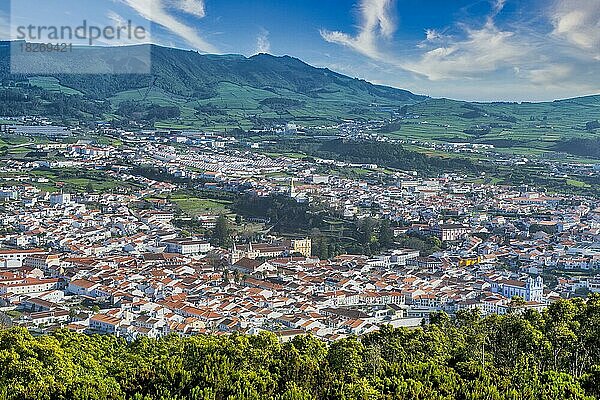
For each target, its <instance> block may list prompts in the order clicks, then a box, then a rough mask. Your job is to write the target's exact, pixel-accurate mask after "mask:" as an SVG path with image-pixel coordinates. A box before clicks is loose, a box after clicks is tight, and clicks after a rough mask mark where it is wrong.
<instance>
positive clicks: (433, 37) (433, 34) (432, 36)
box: [425, 29, 442, 42]
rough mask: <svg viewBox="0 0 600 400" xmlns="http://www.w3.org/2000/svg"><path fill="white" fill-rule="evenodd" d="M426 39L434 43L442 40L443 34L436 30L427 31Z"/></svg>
mask: <svg viewBox="0 0 600 400" xmlns="http://www.w3.org/2000/svg"><path fill="white" fill-rule="evenodd" d="M425 37H426V38H427V40H428V41H430V42H433V41H434V40H437V39H440V38H441V37H442V34H441V33H439V32H438V31H436V30H435V29H427V30H426V31H425Z"/></svg>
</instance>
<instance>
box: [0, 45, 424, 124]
mask: <svg viewBox="0 0 600 400" xmlns="http://www.w3.org/2000/svg"><path fill="white" fill-rule="evenodd" d="M78 51H92V50H89V49H83V50H78ZM93 51H94V55H93V57H92V58H93V59H94V60H95V62H98V63H104V62H106V63H107V64H108V63H109V62H114V61H111V58H112V57H113V56H114V55H115V54H118V53H119V52H121V51H123V49H122V48H121V49H117V50H115V49H113V48H101V49H98V50H93ZM9 52H10V48H9V46H8V44H7V42H4V46H0V59H2V60H4V62H0V80H1V81H2V83H3V86H4V87H5V88H7V87H12V89H13V90H17V89H20V90H26V89H31V88H26V87H25V86H27V84H32V85H33V86H34V87H37V88H39V89H43V90H45V91H53V92H59V93H62V94H64V93H65V92H66V91H68V90H69V89H70V90H72V91H76V92H77V93H79V94H82V95H83V97H84V98H85V99H86V100H90V101H95V102H106V101H108V102H110V107H109V110H111V111H113V112H115V111H117V114H118V110H119V106H120V105H121V104H122V103H124V102H129V101H135V102H142V103H143V104H144V105H145V106H148V105H150V104H154V105H157V106H161V107H165V106H170V107H177V108H179V109H180V111H181V115H180V116H178V117H177V118H178V119H180V121H181V122H182V123H184V124H185V123H188V124H190V125H195V126H211V125H218V124H224V125H228V124H229V125H230V126H231V125H233V126H237V125H240V123H241V124H242V125H244V126H246V127H251V126H253V125H255V124H257V123H259V122H260V121H255V122H252V121H251V120H250V119H251V118H260V119H265V120H267V121H275V122H285V121H291V120H297V121H302V120H314V119H315V116H317V120H321V121H316V122H317V123H319V122H327V121H329V122H334V121H339V120H341V119H355V118H361V117H363V118H370V117H374V116H377V115H381V114H382V113H381V112H380V110H377V107H379V106H384V107H388V108H390V109H396V108H399V107H401V106H402V105H405V104H412V103H415V102H418V101H421V100H423V99H425V96H418V95H414V94H412V93H410V92H409V91H406V90H401V89H395V88H390V87H386V86H379V85H373V84H371V83H368V82H366V81H364V80H360V79H354V78H350V77H347V76H345V75H342V74H339V73H336V72H333V71H331V70H329V69H325V68H315V67H312V66H310V65H308V64H306V63H304V62H302V61H301V60H299V59H297V58H293V57H290V56H282V57H275V56H272V55H268V54H258V55H255V56H252V57H244V56H240V55H223V56H219V55H202V54H199V53H197V52H194V51H187V50H179V49H171V48H165V47H160V46H155V45H150V54H151V60H152V63H151V74H148V75H143V74H142V75H135V74H126V75H118V74H117V75H109V74H101V75H85V74H54V75H49V76H38V75H35V74H29V75H11V74H10V73H9V71H10V68H9V67H10V64H9V56H10V54H9ZM115 57H116V56H115ZM69 60H70V59H69V57H68V56H64V55H63V54H57V53H55V54H52V53H51V54H48V55H47V57H46V58H44V59H43V62H47V63H53V65H54V66H55V67H56V66H57V65H58V66H59V67H61V68H65V69H66V70H69V68H72V66H71V65H70V64H69ZM73 68H74V67H73ZM5 90H6V89H5ZM35 95H36V96H37V95H39V93H36V94H35ZM272 99H279V101H273V100H272ZM286 100H289V101H286ZM81 111H83V112H85V110H81ZM145 111H146V110H145V109H144V108H142V110H136V112H142V113H144V112H145ZM95 116H98V115H95ZM117 116H118V115H117ZM121 116H122V117H123V116H126V117H131V115H121Z"/></svg>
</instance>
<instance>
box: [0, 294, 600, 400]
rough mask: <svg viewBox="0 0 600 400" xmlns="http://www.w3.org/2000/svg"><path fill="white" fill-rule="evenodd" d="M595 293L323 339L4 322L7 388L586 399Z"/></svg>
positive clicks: (111, 393) (591, 380) (181, 395)
mask: <svg viewBox="0 0 600 400" xmlns="http://www.w3.org/2000/svg"><path fill="white" fill-rule="evenodd" d="M599 328H600V297H598V296H597V295H593V296H591V297H590V299H589V300H588V301H587V302H586V301H584V300H581V299H576V300H561V301H558V302H556V303H553V304H552V305H551V306H550V307H549V308H548V309H547V310H546V311H544V312H543V313H538V312H536V311H526V312H524V313H523V314H516V313H515V314H509V315H506V316H497V315H493V316H489V317H487V318H480V317H479V315H478V313H477V312H473V311H467V312H460V313H458V315H457V317H456V318H455V319H450V318H449V317H448V316H447V315H446V314H443V313H440V314H437V315H435V316H434V317H433V318H432V323H431V324H430V325H427V326H424V327H423V328H419V329H414V330H408V329H405V328H399V329H394V328H391V327H389V326H384V327H382V329H381V330H380V331H378V332H374V333H371V334H368V335H365V336H362V337H359V338H356V337H349V338H346V339H342V340H339V341H336V342H334V343H331V344H326V343H324V342H323V341H321V340H319V339H316V338H314V337H312V336H299V337H296V338H295V339H294V340H293V341H291V342H288V343H284V344H281V343H279V341H278V340H277V337H276V336H275V335H274V334H271V333H262V334H259V335H255V336H250V335H237V334H234V335H229V336H196V337H190V338H180V337H176V336H170V337H167V338H163V339H160V340H150V339H143V340H139V341H136V342H133V343H129V344H128V343H126V342H125V341H124V340H122V339H119V338H116V337H114V336H97V335H94V336H86V335H82V334H76V333H72V332H69V331H64V330H63V331H57V332H55V333H54V334H53V335H50V336H40V337H33V336H31V335H30V334H29V333H28V332H27V331H26V330H24V329H20V328H14V329H10V330H5V331H2V332H0V398H2V399H165V400H166V399H290V400H292V399H531V400H534V399H535V400H537V399H585V398H590V399H591V398H595V397H596V396H598V395H600V385H599V383H600V381H599V380H600V329H599Z"/></svg>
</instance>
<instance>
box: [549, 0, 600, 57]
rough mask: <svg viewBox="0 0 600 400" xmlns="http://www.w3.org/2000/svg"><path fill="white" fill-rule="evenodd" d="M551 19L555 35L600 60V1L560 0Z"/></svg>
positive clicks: (556, 3)
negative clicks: (589, 52)
mask: <svg viewBox="0 0 600 400" xmlns="http://www.w3.org/2000/svg"><path fill="white" fill-rule="evenodd" d="M550 18H551V20H552V25H553V26H554V30H553V32H552V33H553V34H554V35H555V36H557V37H560V38H563V39H565V40H567V41H568V42H569V43H571V44H573V45H575V46H577V47H579V48H580V49H583V50H586V51H591V52H592V54H593V56H594V57H595V58H596V59H597V60H600V1H597V0H558V1H556V2H555V4H554V7H553V8H552V11H551V15H550Z"/></svg>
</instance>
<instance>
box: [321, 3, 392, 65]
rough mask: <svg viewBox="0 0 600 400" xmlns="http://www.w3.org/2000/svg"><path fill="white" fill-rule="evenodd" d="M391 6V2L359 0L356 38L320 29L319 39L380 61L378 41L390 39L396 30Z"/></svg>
mask: <svg viewBox="0 0 600 400" xmlns="http://www.w3.org/2000/svg"><path fill="white" fill-rule="evenodd" d="M393 5H394V1H393V0H361V2H360V4H359V9H360V14H361V24H360V28H359V33H358V34H357V35H356V36H351V35H349V34H347V33H344V32H339V31H328V30H324V29H322V30H321V31H320V33H321V37H323V39H325V40H326V41H328V42H330V43H337V44H340V45H343V46H346V47H349V48H351V49H353V50H355V51H357V52H359V53H362V54H364V55H366V56H367V57H371V58H373V59H381V58H382V57H383V54H382V53H381V52H380V50H379V48H378V41H379V39H380V38H385V39H390V38H391V37H392V35H393V34H394V31H395V30H396V22H395V18H394V17H393V12H392V9H393Z"/></svg>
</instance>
